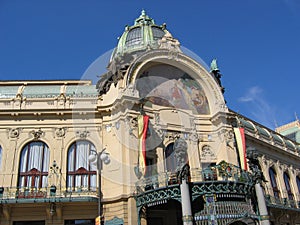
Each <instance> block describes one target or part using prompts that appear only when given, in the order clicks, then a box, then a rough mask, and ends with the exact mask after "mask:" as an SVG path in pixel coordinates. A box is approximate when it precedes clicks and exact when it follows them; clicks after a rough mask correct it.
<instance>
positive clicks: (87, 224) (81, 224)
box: [65, 219, 95, 225]
mask: <svg viewBox="0 0 300 225" xmlns="http://www.w3.org/2000/svg"><path fill="white" fill-rule="evenodd" d="M65 225H95V220H94V219H92V220H65Z"/></svg>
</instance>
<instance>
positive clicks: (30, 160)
mask: <svg viewBox="0 0 300 225" xmlns="http://www.w3.org/2000/svg"><path fill="white" fill-rule="evenodd" d="M49 155H50V153H49V147H48V146H47V145H46V144H45V143H44V142H41V141H35V142H30V143H29V144H27V145H26V146H25V147H24V148H23V150H22V152H21V158H20V167H19V180H18V186H19V187H36V188H41V187H47V183H48V180H47V178H48V168H49Z"/></svg>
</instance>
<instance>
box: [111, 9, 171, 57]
mask: <svg viewBox="0 0 300 225" xmlns="http://www.w3.org/2000/svg"><path fill="white" fill-rule="evenodd" d="M165 34H169V32H168V31H167V30H166V24H162V25H157V24H155V22H154V20H153V19H152V18H151V17H149V16H148V15H147V14H146V12H145V10H142V12H141V15H140V16H139V17H138V18H137V19H135V21H134V25H132V26H128V25H126V27H125V31H124V32H123V34H122V35H121V37H120V38H119V41H118V45H117V47H116V49H115V51H114V52H113V54H112V58H111V60H117V61H119V60H121V59H122V58H124V57H125V56H128V54H130V55H132V56H133V57H134V56H135V55H138V54H139V53H142V52H144V51H146V50H147V49H156V48H158V47H159V42H158V41H159V40H161V39H162V37H163V36H164V35H165Z"/></svg>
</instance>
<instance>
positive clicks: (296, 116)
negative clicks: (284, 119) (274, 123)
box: [295, 112, 299, 121]
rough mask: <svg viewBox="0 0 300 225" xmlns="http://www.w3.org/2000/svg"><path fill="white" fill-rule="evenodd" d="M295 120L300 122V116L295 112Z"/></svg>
mask: <svg viewBox="0 0 300 225" xmlns="http://www.w3.org/2000/svg"><path fill="white" fill-rule="evenodd" d="M295 118H296V121H298V120H299V118H298V115H297V112H295Z"/></svg>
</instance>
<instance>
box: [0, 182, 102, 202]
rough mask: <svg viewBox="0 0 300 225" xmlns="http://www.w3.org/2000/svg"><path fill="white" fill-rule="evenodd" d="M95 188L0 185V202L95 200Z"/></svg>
mask: <svg viewBox="0 0 300 225" xmlns="http://www.w3.org/2000/svg"><path fill="white" fill-rule="evenodd" d="M97 193H98V191H97V189H96V188H86V187H74V188H66V187H55V186H51V187H46V188H36V187H30V188H28V187H0V203H10V202H29V201H34V202H38V201H45V199H49V200H55V201H56V200H57V199H60V200H59V201H76V200H78V201H86V200H87V201H96V200H97V198H98V195H97Z"/></svg>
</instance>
